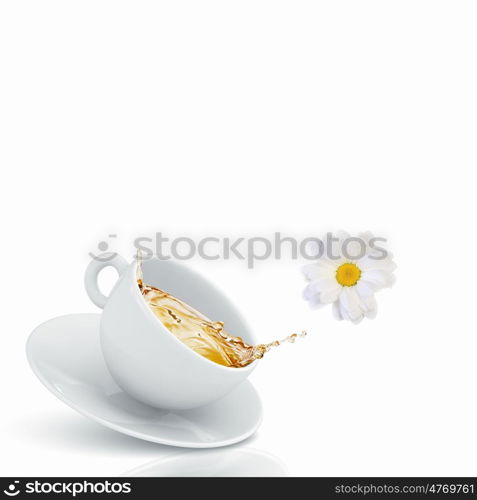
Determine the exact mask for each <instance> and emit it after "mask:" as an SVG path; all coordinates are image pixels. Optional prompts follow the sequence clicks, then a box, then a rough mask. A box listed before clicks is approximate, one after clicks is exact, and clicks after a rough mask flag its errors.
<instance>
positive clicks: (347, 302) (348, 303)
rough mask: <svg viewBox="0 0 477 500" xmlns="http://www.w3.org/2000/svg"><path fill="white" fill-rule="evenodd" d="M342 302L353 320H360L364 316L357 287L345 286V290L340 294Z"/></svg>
mask: <svg viewBox="0 0 477 500" xmlns="http://www.w3.org/2000/svg"><path fill="white" fill-rule="evenodd" d="M340 303H341V305H342V306H343V308H344V309H345V310H346V312H347V314H348V316H349V318H350V319H351V320H352V321H355V320H358V319H359V318H361V317H362V316H363V312H362V310H361V307H360V299H359V296H358V293H357V292H356V289H355V287H351V286H346V287H343V292H342V293H341V295H340ZM342 314H343V313H342Z"/></svg>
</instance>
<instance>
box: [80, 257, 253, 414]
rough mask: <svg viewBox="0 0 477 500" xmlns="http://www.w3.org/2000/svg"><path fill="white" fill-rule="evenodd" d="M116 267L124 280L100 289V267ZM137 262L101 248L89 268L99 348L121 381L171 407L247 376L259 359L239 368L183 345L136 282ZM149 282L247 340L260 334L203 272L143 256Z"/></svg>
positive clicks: (214, 393) (207, 396)
mask: <svg viewBox="0 0 477 500" xmlns="http://www.w3.org/2000/svg"><path fill="white" fill-rule="evenodd" d="M108 266H112V267H114V268H115V269H116V270H117V271H118V273H119V279H118V281H117V283H116V284H115V286H114V288H113V289H112V291H111V293H110V295H109V297H106V296H105V295H103V294H102V293H101V291H100V290H99V288H98V274H99V272H100V271H101V270H102V269H103V268H105V267H108ZM136 272H137V263H136V261H133V262H132V263H131V264H129V265H128V263H127V262H126V261H125V260H124V259H123V258H122V257H121V256H120V255H118V254H110V253H106V254H102V255H100V256H97V257H96V258H95V259H94V260H92V261H91V263H90V264H89V266H88V268H87V269H86V274H85V287H86V291H87V293H88V295H89V297H90V299H91V300H92V301H93V302H94V303H95V304H96V305H97V306H99V307H101V308H103V312H102V315H101V326H100V337H101V348H102V351H103V355H104V359H105V361H106V364H107V366H108V368H109V371H110V373H111V375H112V377H113V378H114V380H115V381H116V383H117V384H118V385H119V386H120V387H121V388H122V389H123V390H124V391H126V392H127V393H128V394H129V395H131V396H132V397H134V398H135V399H137V400H139V401H141V402H143V403H145V404H148V405H151V406H154V407H157V408H164V409H170V410H184V409H190V408H196V407H199V406H202V405H205V404H207V403H211V402H212V401H215V400H217V399H219V398H221V397H222V396H224V395H225V394H227V393H229V392H230V391H231V390H232V389H234V388H235V387H236V386H237V385H238V384H240V383H241V382H243V381H244V380H245V379H246V378H247V377H248V376H249V375H250V373H251V372H252V371H253V369H254V368H255V366H256V364H257V361H254V362H253V363H251V364H250V365H248V366H245V367H241V368H232V367H227V366H223V365H219V364H217V363H215V362H213V361H210V360H209V359H207V358H205V357H203V356H202V355H200V354H198V353H196V352H195V351H194V350H192V349H191V348H189V347H188V346H186V345H185V344H183V343H182V342H181V341H180V340H179V339H178V338H176V337H175V335H174V334H173V333H171V332H170V331H169V330H168V329H167V328H166V327H165V326H164V325H163V324H162V323H161V321H160V320H159V319H158V318H157V317H156V315H155V314H154V312H153V311H152V310H151V308H150V306H149V305H148V304H147V302H146V301H145V299H144V297H143V296H142V294H141V291H140V290H139V287H138V284H137V274H136ZM142 272H143V280H144V283H146V284H148V285H152V286H155V287H157V288H160V289H161V290H165V291H166V292H168V293H170V294H171V295H173V296H175V297H177V298H179V299H181V300H182V301H184V302H185V303H187V304H189V305H190V306H192V307H193V308H194V309H196V310H197V311H200V312H201V313H203V314H204V315H206V316H207V317H209V318H211V319H212V320H220V321H223V322H224V323H225V327H226V329H227V331H229V332H230V333H231V334H233V335H234V336H239V337H242V338H243V339H244V340H245V341H246V342H247V343H249V344H254V343H255V339H254V338H253V335H252V333H251V331H250V328H249V326H248V325H247V323H246V321H245V319H244V318H243V317H242V315H241V314H240V313H239V311H238V310H237V309H236V308H235V306H234V305H233V304H232V303H231V302H230V300H229V299H227V297H225V295H224V294H223V293H222V292H221V291H220V290H218V289H217V288H216V287H215V286H214V285H213V284H212V283H210V282H209V281H208V280H206V279H205V278H204V277H203V276H201V275H200V274H198V273H196V272H195V271H192V270H191V269H189V268H187V267H186V266H184V265H182V264H178V263H176V262H174V261H171V260H159V259H150V260H146V261H144V262H143V263H142Z"/></svg>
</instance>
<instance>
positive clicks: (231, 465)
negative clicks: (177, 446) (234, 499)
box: [122, 447, 287, 477]
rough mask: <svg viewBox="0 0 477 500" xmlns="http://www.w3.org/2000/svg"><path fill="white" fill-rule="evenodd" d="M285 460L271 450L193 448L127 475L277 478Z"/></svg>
mask: <svg viewBox="0 0 477 500" xmlns="http://www.w3.org/2000/svg"><path fill="white" fill-rule="evenodd" d="M286 474H287V470H286V466H285V465H284V464H283V462H282V461H281V460H280V459H278V458H277V457H275V456H273V455H271V454H270V453H268V452H265V451H260V450H255V449H253V448H244V447H231V448H222V449H209V450H190V451H187V452H182V453H177V454H174V455H169V456H167V457H161V458H160V459H157V460H154V461H152V462H148V463H146V464H144V465H142V466H140V467H136V468H135V469H133V470H130V471H128V472H125V473H124V474H122V476H126V477H278V476H286Z"/></svg>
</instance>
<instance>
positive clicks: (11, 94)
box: [0, 0, 477, 476]
mask: <svg viewBox="0 0 477 500" xmlns="http://www.w3.org/2000/svg"><path fill="white" fill-rule="evenodd" d="M476 22H477V5H476V3H475V2H473V1H438V0H431V1H423V0H412V1H405V0H399V1H382V0H379V1H354V0H353V1H336V2H319V1H309V2H307V1H297V0H294V1H277V0H274V1H264V0H253V1H247V0H241V1H207V0H204V1H200V2H196V1H180V0H179V1H174V2H157V1H151V2H147V1H135V2H132V1H129V2H126V1H117V0H115V1H98V0H94V1H86V0H84V1H81V2H80V1H64V0H61V1H48V0H47V1H42V2H38V1H21V0H16V1H7V0H6V1H3V2H2V3H1V6H0V51H1V52H0V71H1V78H0V106H1V107H0V141H1V149H0V161H1V168H2V182H1V184H0V185H1V187H0V189H1V198H0V203H1V222H2V225H1V230H2V231H1V238H2V241H1V251H2V266H3V268H2V273H1V275H2V288H1V294H2V295H1V318H2V325H3V326H2V334H1V337H0V342H1V348H0V370H1V373H0V380H1V384H2V385H1V387H2V390H1V394H2V411H1V417H0V418H1V432H2V436H1V471H0V472H1V474H2V475H117V474H121V473H124V472H126V471H128V470H130V469H132V468H134V467H138V466H140V465H142V464H144V463H146V462H148V461H151V460H154V459H159V458H160V457H161V456H164V455H165V454H167V453H169V452H170V450H167V449H166V447H162V446H159V445H155V444H152V443H146V442H141V441H137V440H135V439H133V438H129V437H126V436H122V435H120V434H116V433H114V432H113V431H110V430H108V429H104V428H102V427H100V426H99V425H98V424H95V423H92V422H89V421H87V420H86V419H85V418H84V417H82V416H80V415H77V414H76V413H75V412H74V411H73V410H71V409H69V408H68V407H66V406H65V405H64V404H62V403H61V402H60V401H58V400H56V399H55V398H54V397H53V396H52V395H51V394H50V393H48V392H47V391H46V389H44V387H43V386H42V385H41V384H40V383H39V381H38V380H36V378H35V376H34V375H33V373H32V372H31V371H30V369H29V367H28V365H27V361H26V357H25V352H24V346H25V341H26V339H27V337H28V335H29V333H30V332H31V330H32V329H33V328H34V327H35V326H37V325H38V324H39V323H41V322H43V321H45V320H48V319H50V318H52V317H55V316H58V315H62V314H67V313H74V312H95V311H97V309H96V308H95V307H94V306H93V305H92V304H91V303H90V302H89V300H88V298H87V296H86V294H85V292H84V290H83V272H84V269H85V267H86V265H87V263H88V259H89V258H88V255H87V253H88V252H89V251H94V250H96V249H97V244H98V242H99V241H101V240H103V239H107V236H108V234H110V233H116V234H117V235H118V237H117V241H116V242H114V245H113V244H112V245H111V248H112V249H114V250H118V251H120V252H122V253H124V254H126V255H127V257H128V258H130V257H131V253H132V251H131V248H132V240H133V238H134V237H136V236H139V235H151V234H153V233H154V232H155V231H162V232H163V233H165V234H167V235H170V236H174V235H175V236H178V235H185V236H191V237H194V238H196V237H197V238H198V237H200V236H206V235H218V236H234V235H237V236H238V235H242V236H256V235H260V236H267V235H270V234H273V232H274V231H281V232H282V233H283V234H289V235H295V236H297V237H300V236H305V235H310V234H313V235H315V234H321V233H322V232H323V231H326V230H329V229H330V230H335V229H340V228H344V229H348V230H350V231H361V230H372V231H374V232H375V233H376V234H379V235H380V236H385V237H387V238H388V239H389V244H388V247H389V248H390V249H391V250H392V251H393V253H394V255H395V259H396V262H397V264H398V266H399V267H398V270H397V273H396V274H397V278H398V280H397V284H396V285H395V287H394V288H393V289H390V290H385V291H383V292H381V293H380V294H379V295H378V296H377V298H378V303H379V313H378V317H377V319H375V320H374V321H369V320H365V321H364V322H363V323H362V324H360V325H358V326H355V325H352V324H347V323H346V324H345V323H342V322H337V321H335V320H334V319H332V316H331V310H330V308H326V309H323V310H319V311H309V310H308V308H307V305H306V303H305V302H304V301H303V300H302V299H301V290H302V287H303V285H304V283H303V279H302V276H301V274H300V266H301V264H302V262H298V261H295V262H293V261H291V260H289V259H284V260H281V261H280V262H275V261H273V260H271V261H265V262H261V263H259V266H258V267H257V268H256V269H254V270H253V271H251V270H248V269H247V268H246V266H245V265H244V263H243V262H240V261H238V260H232V261H229V262H220V263H218V262H204V261H201V260H195V261H193V262H190V265H192V266H194V267H195V268H196V269H199V270H201V271H202V272H203V273H205V274H207V275H208V276H209V278H210V279H212V280H214V281H215V282H216V283H217V284H219V285H220V286H221V287H222V288H223V289H224V290H225V291H227V293H228V294H229V296H230V297H232V298H233V299H234V300H235V301H236V303H237V305H239V306H240V308H241V309H242V310H243V311H244V312H245V314H246V315H247V316H248V318H249V321H250V322H251V323H252V325H253V326H254V328H255V331H256V334H257V336H258V337H259V338H260V340H263V341H265V340H269V339H273V338H275V337H277V336H282V335H284V334H287V333H290V332H291V331H293V330H301V329H302V328H306V329H308V330H309V336H308V338H307V339H306V340H303V341H301V342H299V343H297V344H295V345H294V346H286V347H284V348H283V349H282V350H281V351H276V352H274V353H271V354H270V355H269V356H268V357H267V359H264V360H263V362H262V363H261V366H259V367H258V369H257V370H256V372H255V373H254V374H253V375H252V378H251V380H252V382H253V383H254V385H255V386H256V387H257V389H258V390H259V392H260V394H261V396H262V399H263V404H264V409H265V418H264V421H263V424H262V427H261V428H260V430H259V432H258V433H257V435H256V436H255V437H254V438H252V439H251V440H249V441H248V442H247V443H245V444H244V445H243V446H246V447H252V448H255V449H258V450H263V451H266V452H268V453H270V454H272V455H274V456H276V457H277V458H279V459H281V460H282V461H283V462H284V463H285V464H286V466H287V469H288V472H289V474H292V475H318V476H327V475H338V476H339V475H354V476H360V475H476V474H477V468H476V467H477V465H476V462H475V448H476V444H477V443H476V441H477V434H476V421H477V405H476V399H475V390H476V381H477V366H476V363H475V359H476V353H477V337H476V328H475V310H476V305H475V304H476V302H475V300H476V296H475V290H476V259H475V255H474V251H475V244H476V243H477V241H476V236H475V221H474V217H475V213H476V201H475V199H476V194H475V169H476V160H477V151H476V142H475V139H476V132H477V121H476V116H477V92H476V89H477V71H476V51H477V50H476V49H477V30H476V29H475V26H476ZM103 281H104V282H109V283H112V281H113V275H112V274H110V275H107V276H106V277H104V279H103ZM216 319H220V318H216Z"/></svg>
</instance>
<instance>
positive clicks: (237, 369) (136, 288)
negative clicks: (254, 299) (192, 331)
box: [131, 258, 259, 372]
mask: <svg viewBox="0 0 477 500" xmlns="http://www.w3.org/2000/svg"><path fill="white" fill-rule="evenodd" d="M149 260H152V261H157V262H161V261H160V259H157V258H152V259H149ZM174 265H177V266H182V267H184V268H185V269H186V270H187V272H189V273H190V274H192V275H194V274H197V275H199V273H197V271H194V270H192V269H190V268H188V267H187V266H184V265H183V264H179V263H177V262H175V261H174ZM131 268H132V269H133V271H134V272H133V273H132V277H133V289H134V293H135V294H136V297H137V298H138V299H139V302H140V303H141V306H140V307H142V308H143V309H144V310H146V311H147V312H146V315H148V316H149V318H153V320H152V321H155V322H157V325H158V326H160V327H162V328H163V329H164V330H165V331H166V332H167V333H168V334H169V335H170V337H171V338H172V339H174V341H175V342H177V343H179V344H180V345H181V346H182V347H183V348H184V349H187V350H188V351H189V352H192V353H193V354H194V355H195V356H196V357H197V358H198V359H201V360H203V361H205V362H206V363H207V364H210V365H213V366H214V367H217V368H219V369H222V370H226V371H228V372H230V370H232V371H233V372H240V371H251V370H252V369H253V368H255V366H256V365H257V363H258V361H259V359H256V360H254V361H252V363H250V364H248V365H247V366H238V367H234V366H225V365H221V364H219V363H216V362H215V361H212V360H210V359H209V358H206V357H205V356H202V354H199V353H198V352H196V351H194V349H191V348H190V347H189V346H187V345H186V344H184V342H182V341H181V340H179V339H178V338H177V337H176V336H175V335H174V334H173V333H172V332H171V331H170V330H169V329H168V328H167V327H165V326H164V324H163V323H162V321H161V320H160V319H159V318H158V317H157V316H156V315H155V314H154V313H153V312H152V310H151V308H150V307H148V305H147V303H146V301H145V299H144V297H143V295H142V293H141V292H140V291H139V286H138V284H137V268H138V260H137V259H134V261H133V263H132V266H131ZM201 278H202V279H205V278H203V277H202V276H201ZM206 281H207V284H208V285H209V286H210V287H212V288H215V289H216V291H218V292H219V293H221V294H222V295H224V294H223V292H222V291H221V290H219V289H218V288H217V287H216V286H215V285H214V284H213V283H211V282H210V281H209V280H208V279H206ZM225 297H226V298H227V300H228V297H227V296H225ZM233 307H234V312H235V314H237V315H238V316H239V317H240V319H241V320H242V321H244V323H246V321H245V320H244V319H243V317H242V314H241V313H240V311H238V310H237V309H236V308H235V306H233Z"/></svg>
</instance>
